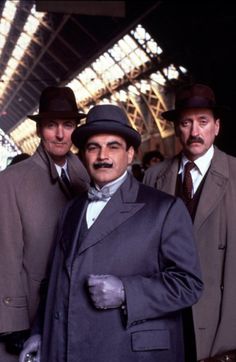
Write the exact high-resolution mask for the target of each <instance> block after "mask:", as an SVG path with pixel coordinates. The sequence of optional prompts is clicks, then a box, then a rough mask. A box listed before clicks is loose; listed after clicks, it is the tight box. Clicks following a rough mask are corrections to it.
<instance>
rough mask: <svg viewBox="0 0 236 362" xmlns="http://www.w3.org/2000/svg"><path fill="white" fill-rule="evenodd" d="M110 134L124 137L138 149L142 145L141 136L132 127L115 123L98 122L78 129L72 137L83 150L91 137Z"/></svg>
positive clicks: (75, 143) (74, 142)
mask: <svg viewBox="0 0 236 362" xmlns="http://www.w3.org/2000/svg"><path fill="white" fill-rule="evenodd" d="M101 133H108V134H116V135H118V136H121V137H123V138H124V139H125V140H126V142H127V143H128V144H129V145H131V146H133V147H134V148H135V149H137V148H138V147H139V146H140V144H141V136H140V134H139V133H138V132H137V131H136V130H135V129H133V128H132V127H130V126H126V125H122V126H121V125H120V123H118V122H115V121H100V120H99V121H98V122H93V123H91V124H83V125H81V126H79V127H77V128H76V129H75V130H74V131H73V133H72V136H71V139H72V142H73V144H74V145H75V146H76V147H78V148H81V147H83V146H84V145H85V143H86V141H87V140H88V138H89V137H91V136H93V135H95V134H101Z"/></svg>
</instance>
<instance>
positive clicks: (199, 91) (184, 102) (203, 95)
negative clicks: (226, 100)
mask: <svg viewBox="0 0 236 362" xmlns="http://www.w3.org/2000/svg"><path fill="white" fill-rule="evenodd" d="M189 108H209V109H212V111H214V112H215V113H216V114H217V115H221V114H223V112H224V111H226V110H228V109H227V107H223V106H219V105H217V104H216V100H215V94H214V92H213V90H212V89H211V88H210V87H208V86H206V85H204V84H194V85H189V86H185V87H183V88H181V89H180V90H179V91H178V92H177V93H176V97H175V109H172V110H169V111H166V112H163V113H162V117H163V118H165V119H167V120H168V121H172V122H175V121H177V120H178V115H179V113H180V112H181V111H183V110H185V109H189Z"/></svg>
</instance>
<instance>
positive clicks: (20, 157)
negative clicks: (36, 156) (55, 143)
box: [8, 153, 30, 166]
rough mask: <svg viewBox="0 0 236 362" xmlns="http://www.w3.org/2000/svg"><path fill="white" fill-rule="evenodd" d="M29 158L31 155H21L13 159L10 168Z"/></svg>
mask: <svg viewBox="0 0 236 362" xmlns="http://www.w3.org/2000/svg"><path fill="white" fill-rule="evenodd" d="M29 157H30V155H28V153H20V154H19V155H16V156H15V157H13V158H12V160H11V162H10V163H9V165H8V166H11V165H14V164H15V163H18V162H20V161H23V160H26V159H27V158H29Z"/></svg>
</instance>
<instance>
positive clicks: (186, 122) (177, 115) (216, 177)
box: [144, 84, 236, 362]
mask: <svg viewBox="0 0 236 362" xmlns="http://www.w3.org/2000/svg"><path fill="white" fill-rule="evenodd" d="M225 111H226V110H225V109H224V108H223V107H220V106H219V105H217V104H216V100H215V95H214V92H213V90H212V89H211V88H210V87H208V86H206V85H204V84H193V85H186V86H185V87H183V88H181V89H180V90H179V91H178V92H177V94H176V100H175V109H173V110H169V111H167V112H164V113H163V117H164V118H165V119H167V120H168V121H172V122H174V126H175V131H176V135H177V137H178V138H179V140H180V143H181V145H182V152H181V153H180V154H179V155H177V156H175V157H174V158H172V159H168V160H165V161H163V162H161V163H160V164H158V165H157V166H154V167H152V168H151V169H149V170H147V172H146V174H145V177H144V183H145V184H147V185H149V186H153V187H155V188H156V189H159V190H163V191H165V192H168V193H170V194H172V195H177V196H180V197H181V198H182V199H183V200H184V202H185V204H186V206H187V208H188V210H189V213H190V215H191V217H192V220H193V225H194V231H195V236H196V240H197V246H198V252H199V255H200V263H201V269H202V277H203V282H204V292H203V295H202V297H201V299H200V300H199V301H198V303H197V304H195V305H194V306H193V307H192V316H191V311H189V310H188V313H186V316H187V317H186V319H185V323H186V327H187V333H186V341H187V342H186V346H188V347H189V348H188V359H187V361H194V362H195V361H196V359H197V360H198V361H201V362H216V361H236V338H235V336H236V311H235V305H236V287H235V281H234V276H235V275H236V263H235V260H236V242H235V241H236V222H235V214H236V159H235V158H234V157H232V156H230V155H227V154H226V153H224V152H222V151H220V150H219V149H218V148H217V147H216V146H214V141H215V137H216V136H217V135H218V134H219V131H220V121H221V119H222V117H223V116H224V115H225V113H226V112H225ZM186 312H187V311H186ZM192 319H193V321H192ZM192 323H193V325H192ZM191 326H192V328H191ZM191 330H192V333H190V332H191ZM194 336H195V339H196V343H195V342H194ZM194 344H196V346H194ZM195 349H196V353H195Z"/></svg>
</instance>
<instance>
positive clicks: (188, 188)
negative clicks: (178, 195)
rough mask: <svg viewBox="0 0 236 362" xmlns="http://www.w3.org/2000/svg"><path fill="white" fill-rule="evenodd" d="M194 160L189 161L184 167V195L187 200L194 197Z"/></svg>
mask: <svg viewBox="0 0 236 362" xmlns="http://www.w3.org/2000/svg"><path fill="white" fill-rule="evenodd" d="M194 166H195V164H194V162H190V161H189V162H187V163H186V165H185V167H184V180H183V195H184V197H185V199H186V200H190V199H191V198H192V190H193V180H192V176H191V173H190V171H191V170H192V169H193V168H194Z"/></svg>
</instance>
